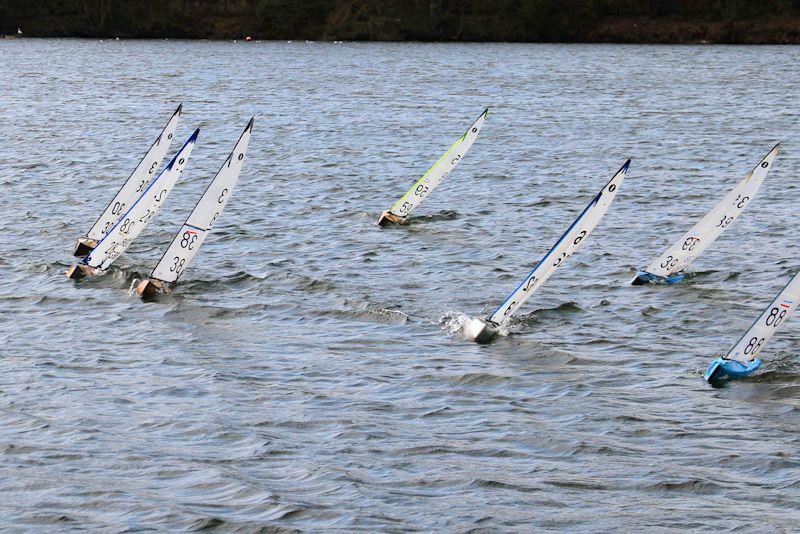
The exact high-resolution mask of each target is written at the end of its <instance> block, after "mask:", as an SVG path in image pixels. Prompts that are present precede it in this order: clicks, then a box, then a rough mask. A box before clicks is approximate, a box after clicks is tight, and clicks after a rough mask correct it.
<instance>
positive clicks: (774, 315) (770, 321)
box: [765, 308, 786, 328]
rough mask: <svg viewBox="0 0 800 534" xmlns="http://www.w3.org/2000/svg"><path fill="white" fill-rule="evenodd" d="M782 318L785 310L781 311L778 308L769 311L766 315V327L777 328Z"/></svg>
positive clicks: (784, 315)
mask: <svg viewBox="0 0 800 534" xmlns="http://www.w3.org/2000/svg"><path fill="white" fill-rule="evenodd" d="M784 317H786V310H781V309H778V308H772V309H771V310H770V311H769V315H767V320H766V321H765V322H766V323H767V326H774V327H775V328H777V327H778V325H779V324H781V323H782V322H783V319H784Z"/></svg>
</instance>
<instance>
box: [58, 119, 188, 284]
mask: <svg viewBox="0 0 800 534" xmlns="http://www.w3.org/2000/svg"><path fill="white" fill-rule="evenodd" d="M199 133H200V130H199V129H197V130H195V131H194V133H193V134H192V135H191V137H189V139H188V140H187V141H186V143H185V144H184V145H183V147H182V148H181V149H180V150H179V151H178V153H177V154H175V157H173V158H172V161H170V162H169V165H167V166H166V167H165V168H164V170H163V171H161V173H160V174H159V175H158V176H157V177H156V178H155V179H154V180H153V181H152V182H150V184H149V185H148V186H147V187H146V188H145V189H144V191H142V193H141V194H140V195H139V197H138V198H137V199H136V200H135V201H134V202H133V204H132V205H131V207H130V208H128V211H126V212H125V213H124V214H123V215H122V217H121V218H120V219H119V221H117V223H116V224H115V225H114V226H113V227H112V228H111V229H110V230H109V231H108V233H107V234H106V235H105V236H103V238H102V239H101V240H100V241H99V242H98V243H97V246H96V247H94V248H93V249H92V251H91V252H90V253H89V255H88V256H86V257H85V258H84V259H83V261H82V262H81V263H79V264H77V265H72V266H71V267H70V268H69V270H67V277H68V278H80V277H82V276H87V275H88V276H91V275H95V274H100V273H102V272H103V271H104V270H106V269H108V267H109V266H110V265H111V264H112V263H114V261H115V260H116V259H117V258H118V257H119V256H120V255H121V254H122V253H123V252H125V250H127V248H128V247H129V246H130V244H131V243H132V242H133V240H134V239H136V237H137V236H138V235H139V234H140V233H141V232H142V230H144V227H145V226H147V223H149V222H150V221H151V220H152V219H153V217H154V216H155V214H156V213H157V212H158V209H159V208H160V207H161V206H162V205H163V204H164V202H165V201H166V200H167V196H169V193H170V191H172V188H173V187H175V182H177V180H178V177H179V176H180V175H181V171H183V168H184V167H185V166H186V162H187V161H188V160H189V155H190V154H191V153H192V148H193V147H194V144H195V142H196V141H197V136H198V134H199Z"/></svg>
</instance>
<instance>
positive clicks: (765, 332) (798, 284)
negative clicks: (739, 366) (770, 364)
mask: <svg viewBox="0 0 800 534" xmlns="http://www.w3.org/2000/svg"><path fill="white" fill-rule="evenodd" d="M798 302H800V272H798V273H797V274H795V275H794V276H793V277H792V279H791V280H790V281H789V283H788V284H786V286H785V287H784V288H783V290H782V291H781V292H780V293H779V294H778V296H777V297H775V300H773V301H772V302H771V303H770V305H769V306H767V309H765V310H764V313H762V314H761V315H760V316H759V318H758V319H756V322H754V323H753V325H752V326H751V327H750V329H749V330H748V331H747V332H745V334H744V335H743V336H742V337H741V338H740V339H739V341H737V342H736V344H735V345H734V346H733V348H731V350H730V351H729V352H728V354H726V355H725V356H724V359H726V360H737V361H739V362H741V363H743V364H747V363H748V362H750V361H752V360H754V359H755V358H756V356H758V353H759V352H761V349H763V348H764V345H765V344H766V343H767V342H768V341H769V340H770V338H772V336H773V335H774V334H775V332H777V331H778V328H780V327H781V326H782V325H783V323H784V322H785V321H786V319H788V318H789V316H791V315H792V313H794V310H795V308H797V303H798Z"/></svg>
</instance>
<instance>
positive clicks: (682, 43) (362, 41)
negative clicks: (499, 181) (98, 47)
mask: <svg viewBox="0 0 800 534" xmlns="http://www.w3.org/2000/svg"><path fill="white" fill-rule="evenodd" d="M245 37H246V36H245ZM245 37H240V38H226V37H219V38H216V37H116V36H114V37H83V36H68V35H59V36H36V37H29V36H25V37H18V36H16V35H0V40H8V41H12V40H18V41H46V40H59V39H60V40H75V41H142V42H144V41H183V42H216V43H240V42H241V43H248V44H249V43H308V44H311V43H326V44H353V43H359V44H368V43H395V44H400V43H409V44H531V45H618V46H640V45H647V46H787V47H788V46H797V45H800V41H798V42H796V43H795V42H752V43H750V42H741V43H740V42H734V43H731V42H711V41H678V42H618V41H444V40H438V41H426V40H421V39H405V40H389V39H387V40H378V39H373V40H366V39H251V40H250V41H246V40H245Z"/></svg>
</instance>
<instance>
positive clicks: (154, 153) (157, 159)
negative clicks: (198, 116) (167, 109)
mask: <svg viewBox="0 0 800 534" xmlns="http://www.w3.org/2000/svg"><path fill="white" fill-rule="evenodd" d="M182 109H183V105H182V104H181V105H180V106H178V109H176V110H175V113H173V114H172V117H171V118H170V119H169V121H167V125H166V126H164V129H163V130H162V131H161V133H160V134H159V136H158V138H157V139H156V140H155V142H154V143H153V145H152V146H151V147H150V150H148V151H147V154H145V155H144V157H143V158H142V161H140V162H139V165H137V166H136V168H135V169H134V170H133V172H132V173H131V175H130V176H129V177H128V179H127V180H126V181H125V183H124V184H122V187H121V188H120V190H119V191H118V192H117V194H116V195H115V196H114V198H113V200H111V202H110V203H109V204H108V206H107V207H106V209H105V210H104V211H103V213H102V215H100V218H99V219H97V222H95V223H94V225H93V226H92V228H91V229H90V230H89V232H88V233H87V234H86V236H87V237H89V238H90V239H93V240H95V241H99V240H100V239H102V237H103V236H104V235H105V234H106V232H108V230H109V229H110V228H111V227H112V226H114V224H115V223H116V222H117V221H118V220H119V218H120V215H122V214H123V213H125V210H126V209H127V208H128V207H129V206H130V205H131V203H132V202H133V201H134V200H136V199H137V198H138V197H139V195H141V193H142V191H144V190H145V188H146V187H147V184H149V183H150V180H151V179H152V178H153V176H156V171H157V170H158V168H159V167H160V166H161V162H162V161H164V156H166V155H167V151H168V150H169V146H170V144H171V143H172V138H173V137H174V136H175V130H176V129H177V128H178V120H179V119H180V117H181V111H182Z"/></svg>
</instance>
